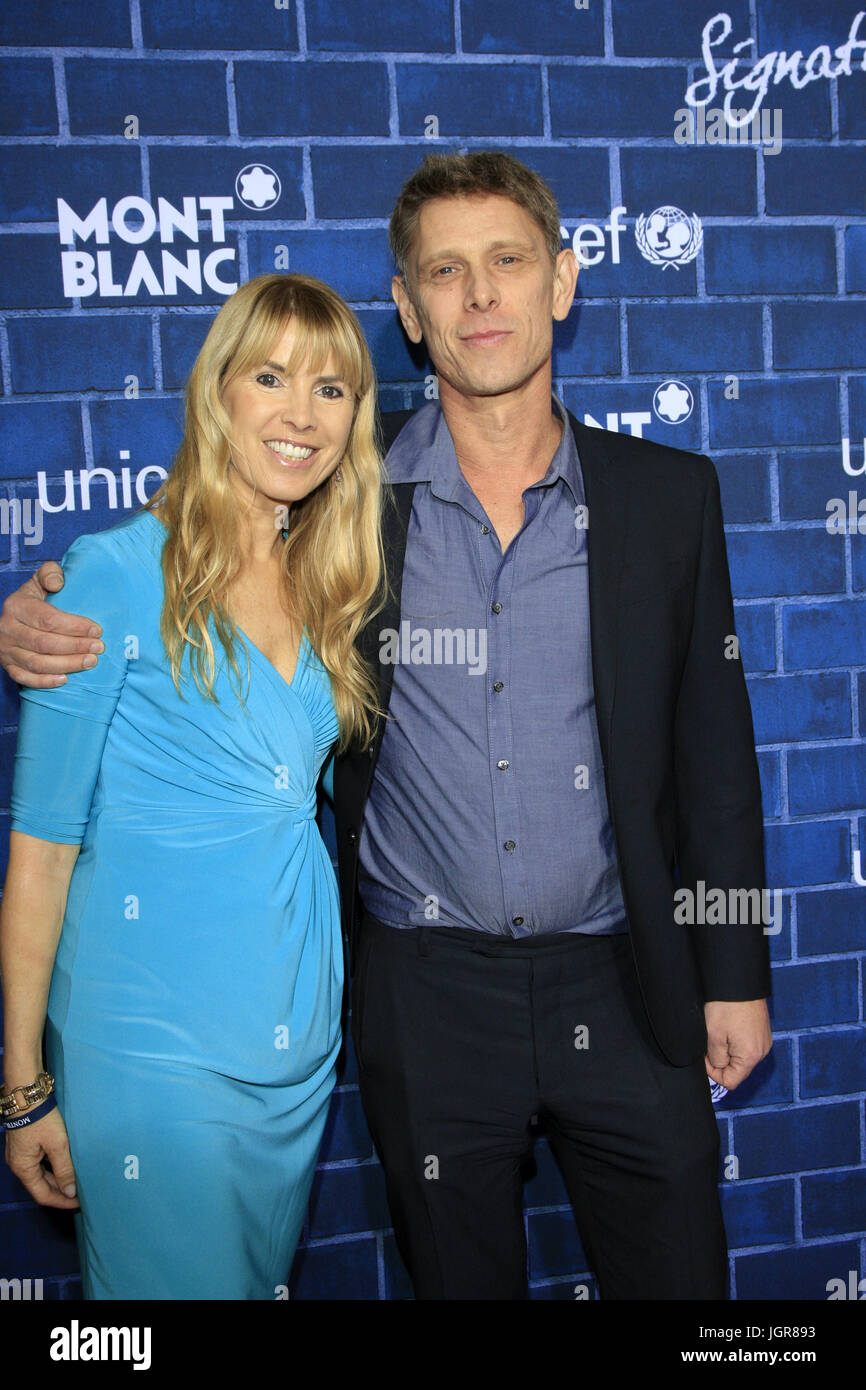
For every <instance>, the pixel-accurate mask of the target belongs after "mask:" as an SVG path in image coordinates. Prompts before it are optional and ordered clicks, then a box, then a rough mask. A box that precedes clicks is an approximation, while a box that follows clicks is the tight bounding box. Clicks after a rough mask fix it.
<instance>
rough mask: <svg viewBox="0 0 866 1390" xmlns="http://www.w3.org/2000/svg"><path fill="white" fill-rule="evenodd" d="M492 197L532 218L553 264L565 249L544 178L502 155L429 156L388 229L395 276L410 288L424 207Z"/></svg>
mask: <svg viewBox="0 0 866 1390" xmlns="http://www.w3.org/2000/svg"><path fill="white" fill-rule="evenodd" d="M489 193H495V194H498V195H499V196H500V197H502V198H510V199H511V201H512V202H513V203H517V205H518V207H521V208H523V209H524V210H525V211H526V212H528V213H529V216H530V217H531V218H532V219H533V221H534V222H536V223H537V224H538V226H539V227H540V228H541V230H542V232H543V233H544V241H545V244H546V246H547V249H548V252H549V253H550V258H551V260H552V261H553V262H554V263H555V261H556V258H557V256H558V255H559V252H560V251H561V250H562V235H561V233H560V230H559V209H558V208H557V206H556V199H555V198H554V196H553V194H552V192H551V191H550V189H549V188H548V186H547V184H546V183H545V182H544V179H543V178H542V177H541V175H540V174H536V173H535V171H534V170H533V169H529V168H527V166H526V165H525V164H521V162H520V160H519V159H515V158H514V156H513V155H510V154H504V153H502V152H500V151H498V150H472V151H470V153H468V154H428V155H427V156H426V157H425V158H424V160H423V162H422V164H421V165H420V167H419V168H418V169H416V170H415V173H414V174H413V175H412V177H411V178H410V179H409V180H408V181H407V182H406V183H405V184H404V185H403V188H402V189H401V190H400V196H399V197H398V199H397V204H396V207H395V208H394V211H393V213H392V214H391V222H390V226H389V228H388V238H389V241H390V243H391V251H392V253H393V256H394V260H395V261H396V263H397V271H398V273H399V274H400V275H402V276H403V279H404V280H405V281H406V282H407V284H408V266H409V253H410V251H411V249H412V245H413V242H414V241H415V237H416V235H417V231H418V215H419V213H420V211H421V208H422V207H423V206H424V204H425V203H427V202H429V201H430V200H431V199H433V198H471V197H479V196H484V195H486V194H489Z"/></svg>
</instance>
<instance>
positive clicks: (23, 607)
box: [0, 560, 105, 690]
mask: <svg viewBox="0 0 866 1390" xmlns="http://www.w3.org/2000/svg"><path fill="white" fill-rule="evenodd" d="M62 588H63V570H62V569H61V568H60V566H59V565H58V563H57V561H56V560H46V561H45V563H44V564H42V565H40V567H39V569H38V570H37V571H36V573H35V574H34V575H32V576H31V578H30V579H28V580H27V582H26V584H22V585H21V587H20V589H16V590H15V592H14V593H13V594H10V595H9V597H8V598H7V600H6V602H5V603H4V604H3V611H2V614H0V665H2V666H3V667H4V668H5V670H6V671H8V673H9V675H10V676H11V677H12V679H13V680H14V681H17V682H18V684H19V685H29V686H32V687H33V689H34V690H50V689H51V688H52V687H53V686H56V685H65V684H66V676H65V675H64V674H63V673H64V672H67V671H83V670H85V668H87V667H88V666H95V665H96V660H97V656H98V655H99V653H100V652H104V651H105V644H104V643H103V642H100V641H95V640H94V639H95V638H98V637H99V635H100V633H101V632H102V628H101V627H100V626H99V624H98V623H94V622H92V621H91V620H90V618H81V617H79V616H77V615H76V614H74V613H66V612H65V611H64V610H63V609H62V608H55V607H54V606H53V604H50V603H46V602H45V596H46V594H54V593H57V591H58V590H59V589H62Z"/></svg>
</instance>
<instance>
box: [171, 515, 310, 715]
mask: <svg viewBox="0 0 866 1390" xmlns="http://www.w3.org/2000/svg"><path fill="white" fill-rule="evenodd" d="M145 515H146V516H151V517H153V520H154V521H155V522H156V524H157V526H158V527H159V529H160V530H161V531H162V533H163V535H168V528H167V526H166V525H165V524H164V522H162V521H161V520H160V518H159V517H158V516H157V515H156V512H154V511H153V510H152V509H149V510H147V511H146V512H145ZM229 617H231V614H229ZM232 622H233V623H234V626H235V628H236V629H237V631H238V632H239V633H240V635H241V637H242V638H243V640H244V642H245V643H247V645H248V646H249V647H251V648H252V651H253V652H254V653H255V655H256V656H258V657H259V659H260V660H261V661H263V662H264V664H265V666H267V667H268V669H269V670H270V671H272V672H273V674H274V676H275V677H276V679H277V680H278V681H279V682H280V684H281V685H282V686H284V687H285V689H286V690H290V691H293V692H294V687H295V682H296V681H297V678H298V667H299V666H300V664H301V658H302V655H303V651H304V645H305V644H306V645H307V646H308V647H310V648H311V649H312V644H311V643H310V639H309V637H308V635H307V628H306V624H305V625H304V626H303V627H302V628H301V640H300V642H299V643H298V651H297V654H296V656H295V669H294V671H293V672H292V679H291V680H290V681H289V680H286V678H285V676H284V675H283V673H282V671H280V670H278V669H277V667H276V666H275V665H274V663H273V662H272V661H271V658H270V657H269V656H265V654H264V652H263V651H262V649H261V647H260V646H259V645H258V643H257V642H254V641H253V639H252V637H250V635H249V633H248V632H247V631H246V630H245V629H244V628H242V627H241V625H240V623H239V622H237V621H236V620H235V619H234V618H232Z"/></svg>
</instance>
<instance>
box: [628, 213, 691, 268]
mask: <svg viewBox="0 0 866 1390" xmlns="http://www.w3.org/2000/svg"><path fill="white" fill-rule="evenodd" d="M634 237H635V241H636V242H637V248H638V250H639V251H640V253H641V255H642V256H643V257H644V259H645V260H647V261H651V262H652V264H653V265H661V266H669V265H673V266H676V267H677V268H679V266H681V265H686V264H687V263H688V262H689V261H693V260H694V259H695V257H696V256H697V254H698V252H699V251H700V249H701V245H702V243H703V240H704V230H703V227H702V226H701V219H700V218H699V217H698V215H697V213H692V215H691V217H689V215H688V213H685V212H683V210H682V208H670V207H664V208H656V210H655V212H651V213H650V215H649V217H644V215H643V213H641V214H640V216H639V217H638V219H637V221H636V222H635V224H634Z"/></svg>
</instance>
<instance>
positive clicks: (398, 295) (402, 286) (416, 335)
mask: <svg viewBox="0 0 866 1390" xmlns="http://www.w3.org/2000/svg"><path fill="white" fill-rule="evenodd" d="M391 295H392V298H393V300H394V303H395V304H396V305H397V308H398V309H399V311H400V318H401V319H402V320H403V327H404V328H405V330H406V332H407V334H408V335H409V341H410V342H412V343H420V341H421V339H422V338H423V337H424V334H423V333H422V331H421V324H420V323H419V322H418V315H417V313H416V312H415V305H414V304H413V303H412V299H411V297H410V295H409V291H408V290H407V288H406V282H405V280H404V279H403V276H402V275H395V276H394V278H393V280H392V281H391Z"/></svg>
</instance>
